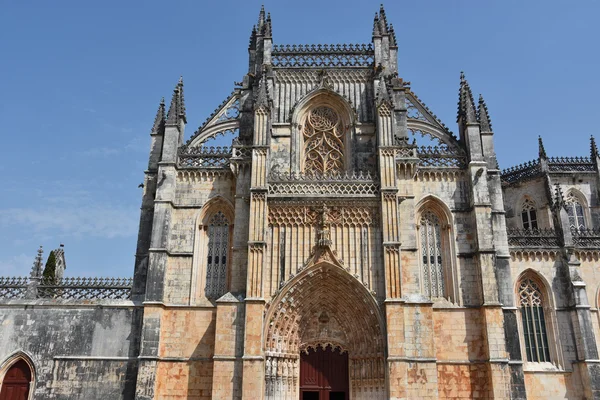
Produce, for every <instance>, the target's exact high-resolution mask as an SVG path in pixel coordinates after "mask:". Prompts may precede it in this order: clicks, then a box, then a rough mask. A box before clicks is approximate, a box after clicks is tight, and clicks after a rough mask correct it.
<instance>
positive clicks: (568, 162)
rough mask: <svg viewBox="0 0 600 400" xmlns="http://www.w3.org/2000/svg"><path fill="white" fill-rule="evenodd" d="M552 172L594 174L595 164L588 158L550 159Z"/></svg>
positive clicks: (549, 167) (549, 163)
mask: <svg viewBox="0 0 600 400" xmlns="http://www.w3.org/2000/svg"><path fill="white" fill-rule="evenodd" d="M548 169H549V170H550V171H551V172H593V171H594V163H593V162H592V161H591V160H590V159H589V158H588V157H550V158H548Z"/></svg>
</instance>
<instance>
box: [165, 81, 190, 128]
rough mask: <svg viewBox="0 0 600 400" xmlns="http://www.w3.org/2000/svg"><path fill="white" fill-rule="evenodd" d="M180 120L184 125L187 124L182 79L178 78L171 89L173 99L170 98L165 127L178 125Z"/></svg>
mask: <svg viewBox="0 0 600 400" xmlns="http://www.w3.org/2000/svg"><path fill="white" fill-rule="evenodd" d="M180 119H182V120H183V122H184V123H186V122H187V119H186V116H185V101H184V97H183V77H182V76H181V77H179V81H178V82H177V85H176V86H175V89H173V97H172V98H171V104H170V105H169V113H168V115H167V121H166V124H167V125H178V123H179V120H180Z"/></svg>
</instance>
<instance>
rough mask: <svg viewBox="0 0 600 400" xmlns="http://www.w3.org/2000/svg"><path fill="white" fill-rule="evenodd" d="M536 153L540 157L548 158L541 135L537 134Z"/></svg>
mask: <svg viewBox="0 0 600 400" xmlns="http://www.w3.org/2000/svg"><path fill="white" fill-rule="evenodd" d="M538 149H539V150H538V153H539V157H540V158H548V155H547V154H546V148H545V147H544V142H543V141H542V136H538Z"/></svg>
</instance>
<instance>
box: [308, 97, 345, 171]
mask: <svg viewBox="0 0 600 400" xmlns="http://www.w3.org/2000/svg"><path fill="white" fill-rule="evenodd" d="M302 133H303V137H304V171H305V173H310V174H318V175H321V174H329V173H333V174H336V173H341V172H343V171H344V151H345V148H344V147H345V143H344V128H343V124H342V121H341V119H340V116H339V115H338V113H337V112H336V111H335V110H333V109H332V108H330V107H327V106H324V105H323V106H318V107H316V108H313V109H312V110H310V111H309V112H308V114H307V116H306V119H305V122H304V126H303V131H302Z"/></svg>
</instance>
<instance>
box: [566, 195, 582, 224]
mask: <svg viewBox="0 0 600 400" xmlns="http://www.w3.org/2000/svg"><path fill="white" fill-rule="evenodd" d="M565 206H566V207H567V214H568V215H569V225H570V227H571V229H577V230H583V229H585V218H584V216H583V214H584V212H583V206H582V205H581V201H580V200H579V199H578V198H577V196H575V195H574V194H573V192H570V193H569V194H567V198H566V199H565Z"/></svg>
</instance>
